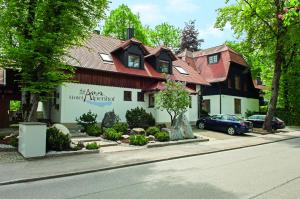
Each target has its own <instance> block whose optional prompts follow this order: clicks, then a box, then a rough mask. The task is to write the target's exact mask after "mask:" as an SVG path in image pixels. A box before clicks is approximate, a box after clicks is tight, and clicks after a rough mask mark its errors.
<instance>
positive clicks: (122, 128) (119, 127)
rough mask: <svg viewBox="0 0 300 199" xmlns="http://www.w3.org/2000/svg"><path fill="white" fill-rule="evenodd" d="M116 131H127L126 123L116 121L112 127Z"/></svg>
mask: <svg viewBox="0 0 300 199" xmlns="http://www.w3.org/2000/svg"><path fill="white" fill-rule="evenodd" d="M112 128H113V129H115V130H116V131H117V132H121V133H127V132H128V124H127V123H125V122H117V123H115V124H114V125H113V127H112Z"/></svg>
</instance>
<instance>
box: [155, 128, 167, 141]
mask: <svg viewBox="0 0 300 199" xmlns="http://www.w3.org/2000/svg"><path fill="white" fill-rule="evenodd" d="M155 138H156V139H157V140H158V141H160V142H168V141H170V136H169V133H167V132H164V131H162V132H158V133H156V134H155Z"/></svg>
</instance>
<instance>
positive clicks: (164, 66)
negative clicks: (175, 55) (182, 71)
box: [158, 60, 170, 74]
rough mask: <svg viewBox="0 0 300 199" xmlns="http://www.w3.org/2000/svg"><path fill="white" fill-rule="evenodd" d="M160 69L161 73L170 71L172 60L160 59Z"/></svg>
mask: <svg viewBox="0 0 300 199" xmlns="http://www.w3.org/2000/svg"><path fill="white" fill-rule="evenodd" d="M158 70H159V72H161V73H167V74H169V73H170V62H169V61H165V60H159V62H158Z"/></svg>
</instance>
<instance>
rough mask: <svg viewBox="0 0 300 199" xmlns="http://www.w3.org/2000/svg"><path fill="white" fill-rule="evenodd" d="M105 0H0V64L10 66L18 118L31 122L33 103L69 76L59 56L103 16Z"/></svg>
mask: <svg viewBox="0 0 300 199" xmlns="http://www.w3.org/2000/svg"><path fill="white" fill-rule="evenodd" d="M107 5H108V1H107V0H93V1H91V0H87V1H71V0H68V1H65V0H56V1H51V0H44V1H39V0H28V1H21V0H16V1H10V0H0V38H1V39H0V46H1V47H0V66H2V67H5V68H9V69H15V70H17V71H18V74H19V79H20V81H19V85H20V87H21V89H22V111H23V119H24V121H34V120H35V119H36V118H35V115H36V114H35V113H36V110H37V106H38V102H39V101H41V100H45V99H46V98H48V97H49V96H50V94H51V93H52V92H53V91H54V89H55V88H57V86H59V85H61V84H62V83H63V82H66V81H69V79H70V77H72V75H73V72H74V68H73V67H70V66H67V65H66V64H65V62H64V59H63V58H64V57H66V56H68V49H69V48H70V47H72V46H74V45H79V44H81V42H82V41H83V40H84V39H85V38H87V37H88V35H89V34H90V33H91V32H92V30H93V29H94V28H95V27H96V25H97V23H98V21H99V20H100V19H102V18H103V17H104V12H105V9H106V8H107Z"/></svg>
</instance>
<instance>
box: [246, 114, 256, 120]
mask: <svg viewBox="0 0 300 199" xmlns="http://www.w3.org/2000/svg"><path fill="white" fill-rule="evenodd" d="M248 119H250V120H255V119H257V116H256V115H251V116H250V117H248Z"/></svg>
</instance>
